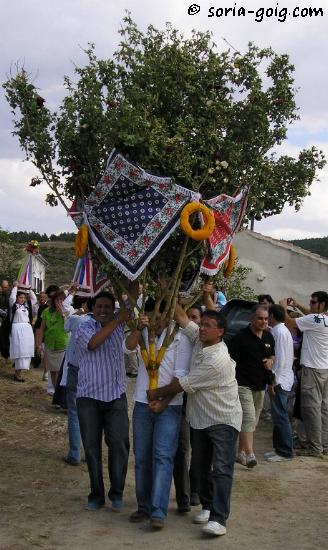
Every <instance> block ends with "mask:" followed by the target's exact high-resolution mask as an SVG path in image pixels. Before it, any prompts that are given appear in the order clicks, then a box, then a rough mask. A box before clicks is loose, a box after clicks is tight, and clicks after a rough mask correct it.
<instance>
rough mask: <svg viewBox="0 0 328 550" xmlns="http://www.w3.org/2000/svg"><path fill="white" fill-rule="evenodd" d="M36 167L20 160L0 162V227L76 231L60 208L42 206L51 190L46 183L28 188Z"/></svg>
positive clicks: (42, 231) (41, 230) (49, 231)
mask: <svg viewBox="0 0 328 550" xmlns="http://www.w3.org/2000/svg"><path fill="white" fill-rule="evenodd" d="M35 175H36V169H35V167H34V166H33V165H32V164H31V163H28V162H24V163H23V162H22V161H21V160H19V159H0V192H1V201H0V225H1V227H2V228H3V229H8V230H10V231H20V230H22V231H24V230H27V231H32V230H34V231H39V232H40V233H47V234H51V233H61V232H64V231H71V232H72V231H75V225H74V223H73V222H72V220H71V219H70V218H69V217H67V215H66V212H65V210H64V208H63V207H62V206H57V207H54V208H53V207H50V206H47V205H46V204H45V201H44V199H45V197H46V194H47V193H48V192H49V191H50V190H49V189H48V188H47V186H46V185H45V184H42V185H39V186H37V187H29V183H30V181H31V178H32V177H33V176H35Z"/></svg>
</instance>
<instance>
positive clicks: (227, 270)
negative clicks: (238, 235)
mask: <svg viewBox="0 0 328 550" xmlns="http://www.w3.org/2000/svg"><path fill="white" fill-rule="evenodd" d="M236 259H237V252H236V249H235V247H234V245H233V244H232V245H231V246H230V251H229V257H228V259H227V260H226V261H225V262H224V264H223V276H224V277H225V278H226V279H227V278H228V277H230V275H231V273H232V272H233V269H234V267H235V263H236Z"/></svg>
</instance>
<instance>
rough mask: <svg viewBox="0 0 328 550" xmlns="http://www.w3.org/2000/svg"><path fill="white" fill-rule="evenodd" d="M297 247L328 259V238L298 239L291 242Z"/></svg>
mask: <svg viewBox="0 0 328 550" xmlns="http://www.w3.org/2000/svg"><path fill="white" fill-rule="evenodd" d="M290 242H291V243H293V244H295V245H296V246H300V247H301V248H304V250H309V251H310V252H314V253H315V254H319V255H320V256H324V257H325V258H328V237H318V238H315V239H296V240H294V241H290Z"/></svg>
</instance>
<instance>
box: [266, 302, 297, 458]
mask: <svg viewBox="0 0 328 550" xmlns="http://www.w3.org/2000/svg"><path fill="white" fill-rule="evenodd" d="M284 321H285V310H284V308H283V307H282V306H280V305H278V304H273V305H271V306H270V307H269V325H270V327H272V328H271V334H272V336H273V337H274V341H275V358H274V362H273V366H272V372H273V374H274V382H273V384H272V385H270V386H269V394H270V397H271V415H272V421H273V436H272V439H273V449H274V451H272V452H269V453H266V454H265V455H264V456H265V458H266V460H267V461H268V462H284V461H286V460H291V459H292V458H293V433H292V428H291V425H290V421H289V415H288V392H289V391H290V390H291V389H292V387H293V383H294V372H293V362H294V348H293V338H292V335H291V333H290V331H289V330H288V328H287V327H286V325H285V323H284Z"/></svg>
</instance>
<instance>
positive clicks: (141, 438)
mask: <svg viewBox="0 0 328 550" xmlns="http://www.w3.org/2000/svg"><path fill="white" fill-rule="evenodd" d="M181 408H182V407H181V406H179V405H168V406H167V407H166V409H164V411H162V412H161V413H154V412H152V411H151V410H150V409H149V407H148V405H147V404H146V403H139V402H136V403H135V406H134V410H133V450H134V456H135V480H136V497H137V502H138V510H139V511H140V512H144V513H146V514H148V515H149V516H151V517H153V518H160V519H164V518H165V517H166V514H167V507H168V503H169V496H170V489H171V483H172V474H173V465H174V457H175V453H176V450H177V445H178V435H179V430H180V421H181Z"/></svg>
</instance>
